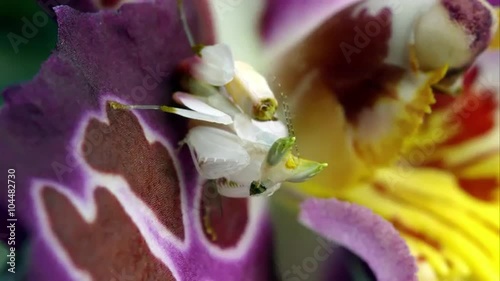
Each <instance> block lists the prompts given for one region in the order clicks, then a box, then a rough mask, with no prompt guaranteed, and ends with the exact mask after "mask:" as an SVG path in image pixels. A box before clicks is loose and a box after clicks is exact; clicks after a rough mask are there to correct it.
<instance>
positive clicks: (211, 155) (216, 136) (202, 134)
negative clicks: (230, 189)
mask: <svg viewBox="0 0 500 281" xmlns="http://www.w3.org/2000/svg"><path fill="white" fill-rule="evenodd" d="M186 143H187V145H188V146H189V148H190V150H191V155H192V156H193V160H194V162H195V165H196V167H197V169H198V171H199V172H200V174H201V175H202V176H203V177H205V178H207V179H217V178H221V177H227V176H230V175H232V174H235V173H238V172H239V171H241V170H242V169H244V168H245V167H246V166H248V164H249V163H250V156H249V154H248V152H247V151H246V150H245V149H244V148H243V144H242V142H241V140H240V139H239V138H238V137H237V136H236V135H234V134H231V133H229V132H226V131H224V130H221V129H217V128H212V127H206V126H199V127H195V128H193V129H191V130H190V131H189V133H188V136H187V137H186Z"/></svg>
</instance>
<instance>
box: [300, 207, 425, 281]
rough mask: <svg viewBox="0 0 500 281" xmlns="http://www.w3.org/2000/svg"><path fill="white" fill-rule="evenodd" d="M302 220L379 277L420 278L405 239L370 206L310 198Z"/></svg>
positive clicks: (389, 280) (396, 279)
mask: <svg viewBox="0 0 500 281" xmlns="http://www.w3.org/2000/svg"><path fill="white" fill-rule="evenodd" d="M300 221H301V222H302V223H303V224H304V225H305V226H307V227H309V228H310V229H312V230H314V231H316V232H317V233H319V234H321V235H323V236H324V237H326V238H327V239H329V240H331V241H335V242H336V243H338V244H340V245H342V246H344V247H346V248H347V249H349V250H351V251H352V252H353V253H355V254H356V255H358V256H359V257H361V258H362V259H363V260H364V261H365V262H366V263H367V264H368V265H369V266H370V268H371V269H372V271H373V273H374V274H375V276H376V277H377V280H378V281H417V277H416V272H417V267H416V263H415V260H414V258H413V257H412V256H411V254H410V252H409V249H408V247H407V246H406V244H405V242H404V240H403V239H402V238H401V237H400V236H399V234H398V232H397V231H396V230H395V229H394V227H393V226H392V225H391V224H390V223H389V222H387V221H385V220H384V219H382V218H381V217H379V216H377V215H375V214H373V213H372V211H371V210H369V209H367V208H364V207H360V206H356V205H353V204H350V203H346V202H341V201H338V200H336V199H328V200H324V199H309V200H307V201H305V202H304V203H302V206H301V213H300Z"/></svg>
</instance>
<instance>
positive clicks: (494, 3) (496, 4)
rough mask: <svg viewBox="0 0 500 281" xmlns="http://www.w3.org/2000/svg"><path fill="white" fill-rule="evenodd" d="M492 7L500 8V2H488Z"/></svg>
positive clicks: (499, 0)
mask: <svg viewBox="0 0 500 281" xmlns="http://www.w3.org/2000/svg"><path fill="white" fill-rule="evenodd" d="M488 2H490V4H491V5H492V6H496V7H498V6H500V0H488Z"/></svg>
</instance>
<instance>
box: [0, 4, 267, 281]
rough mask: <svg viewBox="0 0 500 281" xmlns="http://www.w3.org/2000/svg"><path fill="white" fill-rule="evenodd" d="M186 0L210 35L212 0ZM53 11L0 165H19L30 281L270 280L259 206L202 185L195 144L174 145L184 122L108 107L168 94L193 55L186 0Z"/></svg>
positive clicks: (0, 123)
mask: <svg viewBox="0 0 500 281" xmlns="http://www.w3.org/2000/svg"><path fill="white" fill-rule="evenodd" d="M185 2H186V3H185V7H186V13H187V18H188V21H189V24H190V26H191V28H192V29H193V30H194V31H195V32H194V33H195V35H198V36H195V37H196V38H197V39H198V41H199V42H202V43H205V44H210V43H212V41H213V30H212V29H211V22H210V18H209V17H208V16H209V14H208V7H207V5H206V1H205V0H192V1H185ZM194 3H197V5H194ZM55 11H56V14H57V20H58V24H59V42H58V45H57V49H56V50H55V51H54V52H53V54H52V55H51V57H50V58H49V59H48V60H47V61H46V62H45V63H44V64H43V66H42V68H41V70H40V72H39V73H38V75H37V76H36V77H35V78H34V79H33V80H32V81H31V82H28V83H26V84H24V85H21V86H15V87H11V88H9V89H7V90H6V91H5V92H4V97H5V105H4V106H3V107H2V108H1V110H0V135H1V136H2V138H0V154H1V155H2V161H1V163H0V168H1V170H2V171H4V173H7V171H9V169H15V173H14V174H15V185H16V188H15V190H16V198H15V200H16V201H15V202H16V208H15V211H16V212H15V213H13V215H14V216H15V217H16V218H17V224H18V226H19V229H21V226H22V227H25V228H26V231H27V232H28V238H29V240H30V247H31V248H30V249H31V251H30V256H29V257H22V258H27V259H28V260H29V261H30V265H29V270H28V273H27V274H28V278H29V279H28V280H37V281H44V280H50V281H64V280H87V279H85V277H93V279H94V280H124V281H127V280H175V279H177V280H179V279H182V280H266V279H267V277H268V274H269V266H268V265H270V260H269V259H270V256H269V253H268V251H267V250H268V249H269V248H270V247H271V245H270V241H271V240H270V228H269V222H268V220H267V218H266V212H265V208H264V206H262V202H256V201H252V202H250V201H247V200H232V199H223V198H219V197H217V196H215V195H216V194H217V193H214V192H213V190H212V192H211V191H210V190H209V188H208V187H207V186H204V185H203V181H202V180H201V179H199V178H198V176H197V173H196V169H195V168H194V167H193V165H192V162H191V160H190V156H189V152H188V150H187V149H183V150H182V151H180V153H177V152H176V149H177V143H178V142H179V141H180V140H181V139H182V138H183V137H184V134H185V133H186V130H187V127H186V122H185V120H184V119H182V118H179V117H176V116H172V115H168V114H164V113H161V112H135V111H124V110H113V109H111V108H110V107H108V106H107V103H106V102H107V100H110V99H111V100H117V101H121V102H124V103H130V104H164V103H170V102H171V95H172V93H173V92H174V91H175V89H174V88H175V85H176V84H177V80H176V76H175V75H174V73H175V70H176V69H177V67H178V65H179V63H180V62H181V61H182V60H184V59H186V58H188V57H190V56H192V55H193V53H192V50H191V48H190V46H189V44H188V41H187V38H186V36H185V35H184V33H183V29H182V26H181V22H180V20H179V16H178V15H177V9H176V1H156V2H154V3H153V2H151V3H140V4H126V5H123V6H122V7H121V8H120V9H119V10H117V11H114V10H108V11H98V12H95V13H81V12H79V11H76V10H74V9H72V8H70V7H68V6H59V7H57V8H56V9H55ZM11 171H12V170H11ZM6 175H7V174H6ZM5 194H7V193H5ZM7 204H8V200H7V198H6V197H4V196H2V200H1V201H0V209H1V210H6V209H8V208H9V207H8V206H7ZM220 211H222V212H223V213H220ZM20 238H21V237H20ZM17 242H19V243H20V242H21V241H20V240H19V241H17ZM16 246H22V245H17V244H16ZM16 249H17V251H18V253H19V254H20V249H21V247H19V248H16ZM18 258H21V257H18Z"/></svg>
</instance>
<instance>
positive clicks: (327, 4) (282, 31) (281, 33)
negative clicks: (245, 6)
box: [260, 0, 360, 46]
mask: <svg viewBox="0 0 500 281" xmlns="http://www.w3.org/2000/svg"><path fill="white" fill-rule="evenodd" d="M359 1H360V0H315V1H306V0H268V1H265V2H266V7H265V10H264V15H263V18H262V22H261V27H260V28H261V34H262V36H263V37H264V41H265V42H266V43H268V44H274V43H278V42H279V43H280V44H285V45H287V46H290V45H293V43H295V42H298V41H299V40H300V38H302V37H304V36H306V35H307V34H309V33H310V32H311V31H312V30H314V29H315V28H316V27H317V26H318V25H319V24H321V23H322V22H323V21H324V20H325V19H327V18H328V17H331V16H332V15H334V14H336V13H337V12H338V11H340V10H342V9H343V8H345V7H347V6H349V5H351V4H353V3H356V2H359ZM284 42H286V43H284Z"/></svg>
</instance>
